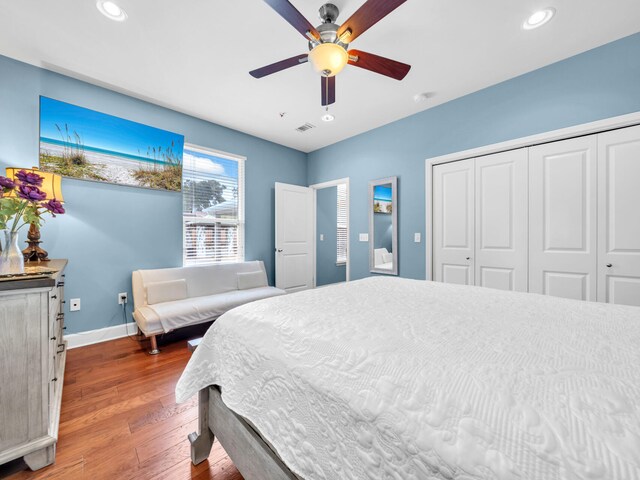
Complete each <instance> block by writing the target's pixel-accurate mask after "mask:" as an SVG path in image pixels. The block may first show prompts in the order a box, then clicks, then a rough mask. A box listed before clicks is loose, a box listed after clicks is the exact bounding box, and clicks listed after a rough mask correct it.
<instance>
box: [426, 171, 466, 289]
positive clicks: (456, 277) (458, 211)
mask: <svg viewBox="0 0 640 480" xmlns="http://www.w3.org/2000/svg"><path fill="white" fill-rule="evenodd" d="M473 250H474V160H473V159H469V160H463V161H460V162H452V163H446V164H443V165H436V166H434V167H433V279H434V280H435V281H437V282H445V283H457V284H462V285H473V284H474V278H473V277H474V272H473Z"/></svg>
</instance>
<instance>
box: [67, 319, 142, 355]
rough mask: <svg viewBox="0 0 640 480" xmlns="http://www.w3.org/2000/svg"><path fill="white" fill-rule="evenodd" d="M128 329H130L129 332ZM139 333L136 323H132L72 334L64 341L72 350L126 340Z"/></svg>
mask: <svg viewBox="0 0 640 480" xmlns="http://www.w3.org/2000/svg"><path fill="white" fill-rule="evenodd" d="M127 328H128V329H129V330H128V331H127ZM137 332H138V328H137V326H136V324H135V322H131V323H127V324H122V325H114V326H113V327H106V328H99V329H97V330H89V331H88V332H80V333H71V334H69V335H65V336H64V339H65V340H66V341H67V349H69V350H70V349H72V348H78V347H86V346H87V345H93V344H94V343H101V342H107V341H109V340H115V339H117V338H124V337H126V336H127V335H135V334H136V333H137Z"/></svg>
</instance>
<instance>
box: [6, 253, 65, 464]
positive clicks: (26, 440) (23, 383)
mask: <svg viewBox="0 0 640 480" xmlns="http://www.w3.org/2000/svg"><path fill="white" fill-rule="evenodd" d="M29 265H32V264H29ZM36 265H38V266H41V267H45V268H47V269H49V270H52V271H54V273H53V274H50V275H47V276H46V277H42V278H34V279H29V280H16V281H1V282H0V465H2V464H3V463H6V462H8V461H10V460H13V459H16V458H20V457H24V461H25V463H26V464H27V465H28V466H29V468H31V469H32V470H37V469H39V468H42V467H45V466H47V465H49V464H51V463H53V462H54V460H55V452H56V442H57V439H58V424H59V421H60V403H61V400H62V384H63V379H64V365H65V358H66V342H65V341H64V338H63V329H64V279H65V274H64V269H65V267H66V265H67V261H66V260H50V261H47V262H41V263H38V264H36Z"/></svg>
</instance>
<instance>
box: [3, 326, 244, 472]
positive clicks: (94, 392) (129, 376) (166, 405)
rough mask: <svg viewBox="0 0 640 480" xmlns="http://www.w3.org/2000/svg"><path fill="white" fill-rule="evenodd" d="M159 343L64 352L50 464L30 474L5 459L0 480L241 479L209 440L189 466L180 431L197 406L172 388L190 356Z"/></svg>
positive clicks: (190, 426)
mask: <svg viewBox="0 0 640 480" xmlns="http://www.w3.org/2000/svg"><path fill="white" fill-rule="evenodd" d="M161 348H162V353H161V354H160V355H158V356H149V355H148V354H147V353H146V349H143V348H141V347H140V345H139V344H137V343H135V342H133V341H132V340H131V339H129V338H123V339H119V340H114V341H111V342H105V343H101V344H96V345H90V346H87V347H83V348H77V349H73V350H70V351H69V352H68V354H67V367H66V371H65V383H64V390H63V400H62V412H61V422H60V430H59V436H58V447H57V455H56V463H55V464H54V465H51V466H49V467H47V468H44V469H42V470H39V471H37V472H32V471H30V470H28V469H26V465H24V464H23V463H22V464H21V463H16V462H12V465H10V468H4V466H0V478H2V479H5V478H6V479H7V480H45V479H47V480H48V479H51V480H103V479H105V480H111V479H114V480H121V479H122V480H127V479H129V480H151V479H153V480H193V479H197V480H207V479H215V480H242V476H241V475H240V473H239V472H238V470H237V469H236V468H235V466H234V465H233V463H232V462H231V460H230V459H229V457H228V456H227V454H226V452H225V451H224V450H223V449H222V446H221V445H220V444H219V442H217V441H216V442H215V443H214V446H213V448H212V450H211V455H210V456H209V459H208V460H207V461H205V462H202V463H201V464H199V465H195V466H194V465H192V463H191V459H190V447H189V442H188V440H187V435H188V434H189V433H191V432H193V431H195V430H196V428H197V427H196V425H197V422H196V420H197V417H198V411H197V405H196V401H195V398H194V399H192V400H191V401H189V402H185V403H184V404H176V402H175V393H174V391H175V385H176V383H177V381H178V378H179V377H180V374H181V373H182V370H183V369H184V367H185V366H186V364H187V362H188V361H189V358H190V353H189V352H188V350H187V348H186V341H184V340H183V341H179V342H175V343H171V344H167V345H163V346H162V347H161ZM3 469H4V470H3ZM16 470H19V471H16ZM7 472H8V473H7Z"/></svg>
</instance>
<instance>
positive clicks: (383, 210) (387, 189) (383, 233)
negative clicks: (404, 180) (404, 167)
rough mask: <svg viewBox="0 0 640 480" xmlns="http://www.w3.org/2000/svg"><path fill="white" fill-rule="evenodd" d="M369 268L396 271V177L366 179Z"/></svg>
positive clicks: (381, 271) (388, 271)
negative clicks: (367, 183)
mask: <svg viewBox="0 0 640 480" xmlns="http://www.w3.org/2000/svg"><path fill="white" fill-rule="evenodd" d="M369 269H370V271H371V272H374V273H384V274H387V275H398V177H389V178H382V179H380V180H373V181H371V182H369Z"/></svg>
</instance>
